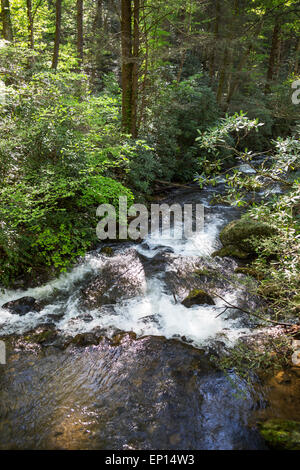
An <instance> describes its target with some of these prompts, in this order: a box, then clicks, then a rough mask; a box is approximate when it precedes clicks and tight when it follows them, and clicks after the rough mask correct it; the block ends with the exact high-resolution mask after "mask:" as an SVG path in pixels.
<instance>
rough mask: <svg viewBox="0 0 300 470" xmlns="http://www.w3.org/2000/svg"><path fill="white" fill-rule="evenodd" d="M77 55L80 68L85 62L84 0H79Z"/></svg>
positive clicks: (77, 7)
mask: <svg viewBox="0 0 300 470" xmlns="http://www.w3.org/2000/svg"><path fill="white" fill-rule="evenodd" d="M76 9H77V57H78V61H79V68H80V69H81V67H82V64H83V0H77V6H76Z"/></svg>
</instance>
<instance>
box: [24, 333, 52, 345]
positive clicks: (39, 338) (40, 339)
mask: <svg viewBox="0 0 300 470" xmlns="http://www.w3.org/2000/svg"><path fill="white" fill-rule="evenodd" d="M56 335H57V333H56V331H53V330H44V331H41V332H40V333H34V334H31V335H27V336H25V337H24V339H25V340H26V341H28V342H29V343H37V344H42V343H45V342H46V341H51V340H52V339H54V338H55V337H56Z"/></svg>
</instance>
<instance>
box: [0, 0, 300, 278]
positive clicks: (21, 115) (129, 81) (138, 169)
mask: <svg viewBox="0 0 300 470" xmlns="http://www.w3.org/2000/svg"><path fill="white" fill-rule="evenodd" d="M1 6H2V10H1V15H2V16H1V17H2V36H3V40H2V42H1V49H0V51H1V52H0V61H1V62H0V74H1V80H2V89H1V90H2V101H3V99H5V102H4V103H3V104H2V106H1V124H0V125H1V141H0V155H1V214H3V215H2V217H1V218H2V226H1V232H0V240H1V253H2V257H1V267H0V273H1V275H0V278H1V281H2V283H4V284H7V285H10V283H12V282H13V281H14V280H16V279H17V278H18V277H19V276H20V275H23V274H24V273H26V272H28V270H29V271H30V270H31V269H32V268H35V267H36V266H39V267H41V268H42V267H43V266H49V265H50V266H54V267H56V268H59V269H61V268H65V267H66V266H67V265H68V264H69V263H70V262H71V261H72V260H74V258H76V257H77V256H78V255H82V254H83V253H84V252H85V251H86V250H87V249H88V248H89V247H90V246H92V244H93V243H94V241H95V240H94V237H95V233H94V232H95V230H94V227H95V221H94V220H93V217H94V213H95V207H96V206H97V204H99V203H100V202H104V201H114V200H116V198H117V197H118V196H119V195H120V194H131V193H134V194H135V196H136V197H145V196H147V195H149V194H151V189H152V188H153V184H152V183H153V182H154V181H155V180H156V179H158V180H167V181H174V180H176V181H178V182H187V181H192V180H193V179H194V178H195V175H196V174H197V173H201V172H202V169H203V168H202V167H204V169H206V168H207V167H206V165H205V163H203V160H202V161H201V159H203V158H204V154H205V152H203V151H201V150H200V149H199V145H197V143H196V142H195V140H196V138H197V136H198V132H200V133H201V132H203V131H206V130H207V129H208V128H210V127H212V126H213V125H215V124H216V123H218V122H220V119H222V117H224V115H225V114H226V113H228V114H229V115H234V114H235V113H236V112H238V113H239V112H240V111H241V110H243V111H244V112H245V113H247V116H248V117H249V119H256V118H257V119H259V121H261V122H262V123H264V126H263V127H261V128H260V129H259V132H258V133H255V132H254V133H253V132H252V133H250V134H249V135H248V136H247V139H246V141H244V142H243V145H244V148H246V147H247V148H249V149H251V150H253V151H256V152H257V151H261V152H263V151H268V150H270V147H271V145H272V144H271V140H275V139H276V138H277V137H279V136H280V137H282V138H285V137H287V136H290V135H291V134H292V133H293V132H294V133H295V132H297V131H296V124H297V118H299V107H298V106H296V105H294V104H293V103H292V93H293V89H292V83H293V82H294V81H295V80H296V79H297V76H299V69H300V62H299V54H300V38H299V5H298V3H297V2H296V1H285V2H283V1H282V2H281V1H279V0H274V1H240V0H239V1H232V0H229V1H225V2H218V1H203V2H200V1H190V2H188V3H186V2H180V1H177V0H174V1H170V2H165V1H164V2H162V1H136V2H131V1H129V0H128V1H124V2H116V1H78V2H77V3H76V5H74V2H71V1H68V0H65V1H63V2H62V1H57V2H54V1H53V2H51V1H36V2H35V1H33V2H32V1H26V2H25V1H21V0H20V1H12V0H3V1H2V2H1ZM4 97H5V98H4ZM204 161H205V160H204ZM201 165H202V166H201ZM78 214H80V216H79V217H78ZM8 220H9V224H8V223H7V221H8ZM75 226H76V229H75ZM33 264H34V266H33Z"/></svg>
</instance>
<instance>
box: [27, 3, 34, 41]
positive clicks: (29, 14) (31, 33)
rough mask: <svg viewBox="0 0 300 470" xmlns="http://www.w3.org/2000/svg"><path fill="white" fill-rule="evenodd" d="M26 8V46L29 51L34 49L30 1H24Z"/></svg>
mask: <svg viewBox="0 0 300 470" xmlns="http://www.w3.org/2000/svg"><path fill="white" fill-rule="evenodd" d="M26 6H27V18H28V45H29V47H30V49H34V30H33V13H32V1H31V0H26Z"/></svg>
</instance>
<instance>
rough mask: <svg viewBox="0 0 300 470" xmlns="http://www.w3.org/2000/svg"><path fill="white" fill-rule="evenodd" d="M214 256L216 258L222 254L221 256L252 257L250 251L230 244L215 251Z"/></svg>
mask: <svg viewBox="0 0 300 470" xmlns="http://www.w3.org/2000/svg"><path fill="white" fill-rule="evenodd" d="M212 256H213V257H214V258H215V257H216V256H220V258H226V257H230V258H238V259H248V258H249V257H250V253H247V252H246V251H243V250H241V249H240V248H238V247H237V246H234V245H228V246H224V248H221V249H220V250H218V251H215V252H214V253H213V254H212Z"/></svg>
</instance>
